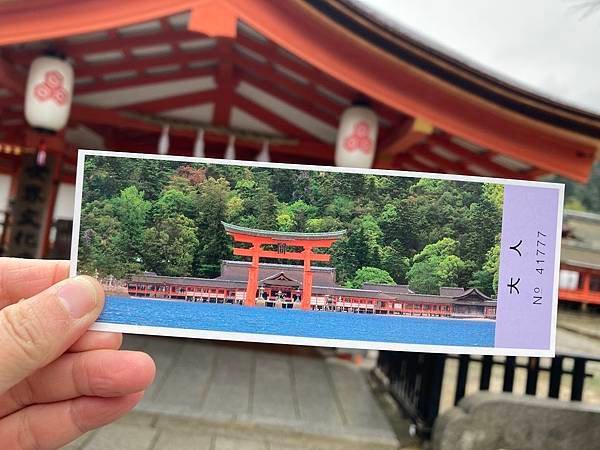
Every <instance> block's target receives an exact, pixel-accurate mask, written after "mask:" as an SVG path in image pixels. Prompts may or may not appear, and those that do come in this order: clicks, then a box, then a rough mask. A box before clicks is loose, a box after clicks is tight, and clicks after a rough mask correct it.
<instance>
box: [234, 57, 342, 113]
mask: <svg viewBox="0 0 600 450" xmlns="http://www.w3.org/2000/svg"><path fill="white" fill-rule="evenodd" d="M234 61H235V65H236V67H237V68H238V70H240V71H241V73H246V72H249V73H250V74H251V75H252V76H253V77H255V78H256V77H258V78H263V79H264V80H265V81H266V82H271V83H274V84H277V85H278V86H279V87H280V88H281V89H288V90H290V91H292V92H294V93H295V94H297V95H301V96H302V97H304V99H305V100H306V101H309V102H314V103H316V104H318V105H321V106H323V107H324V108H325V109H327V110H329V111H331V112H332V113H333V114H336V115H337V116H339V115H341V114H342V113H343V112H344V109H345V107H346V106H345V105H341V104H340V103H338V102H336V101H333V100H331V99H329V98H327V97H325V96H323V95H321V94H320V93H319V92H318V91H317V90H316V89H315V88H314V87H312V86H309V85H306V84H302V83H299V82H297V81H294V80H292V79H291V78H288V77H286V76H284V75H282V74H280V73H278V72H276V71H274V70H273V69H272V68H271V67H269V66H267V65H264V64H261V63H259V62H256V61H255V60H253V59H251V58H249V57H247V56H244V55H242V54H236V55H235V56H234Z"/></svg>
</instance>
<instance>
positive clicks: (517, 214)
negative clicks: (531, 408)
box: [71, 150, 563, 356]
mask: <svg viewBox="0 0 600 450" xmlns="http://www.w3.org/2000/svg"><path fill="white" fill-rule="evenodd" d="M562 203H563V186H562V185H560V184H553V183H544V182H531V181H515V180H504V179H496V178H483V177H466V176H455V175H440V174H427V173H418V172H399V171H391V170H364V169H340V168H334V167H321V166H301V165H290V164H275V163H256V162H244V161H226V160H213V159H200V158H186V157H177V156H160V155H141V154H131V153H121V152H119V153H114V152H100V151H91V150H82V151H80V152H79V158H78V167H77V184H76V205H75V220H74V225H73V246H72V251H71V275H77V274H87V275H91V276H94V277H96V278H97V279H98V280H100V281H101V283H102V284H103V286H104V288H105V291H106V306H105V309H104V311H103V313H102V315H101V316H100V318H99V320H98V322H97V323H96V324H95V325H94V327H93V328H94V329H96V330H106V331H122V332H127V333H141V334H155V335H166V336H181V337H195V338H205V339H223V340H235V341H249V342H269V343H282V344H295V345H313V346H327V347H345V348H363V349H385V350H409V351H411V350H414V351H431V352H455V353H478V354H505V355H537V356H552V355H554V340H555V323H556V308H557V293H558V268H559V256H560V255H559V248H560V235H561V232H560V231H561V226H562V221H561V217H562Z"/></svg>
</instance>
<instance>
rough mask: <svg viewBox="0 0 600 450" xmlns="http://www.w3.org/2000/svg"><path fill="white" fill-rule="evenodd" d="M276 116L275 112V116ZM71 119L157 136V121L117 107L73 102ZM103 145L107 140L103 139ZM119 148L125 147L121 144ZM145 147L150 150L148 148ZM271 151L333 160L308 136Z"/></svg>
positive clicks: (183, 133) (210, 138) (222, 139)
mask: <svg viewBox="0 0 600 450" xmlns="http://www.w3.org/2000/svg"><path fill="white" fill-rule="evenodd" d="M275 117H277V118H279V117H278V116H275ZM71 122H74V123H77V122H81V123H84V124H86V125H92V126H94V125H99V126H102V127H111V128H113V129H115V132H116V133H118V131H117V130H118V129H131V130H136V131H139V132H142V133H149V134H152V135H153V136H155V137H156V138H158V135H159V134H160V131H161V127H160V126H159V125H156V124H153V123H148V122H145V121H143V120H139V119H135V118H131V117H126V116H124V115H123V114H122V113H120V112H118V111H112V110H109V109H103V108H96V107H90V106H83V105H76V104H74V105H73V107H72V110H71ZM97 131H98V132H100V133H101V134H103V135H105V134H106V132H104V133H103V132H102V130H97ZM170 134H171V135H173V136H179V137H185V138H188V139H190V148H191V142H192V141H193V139H194V138H195V136H196V134H195V132H194V131H193V130H182V129H178V128H175V127H172V128H171V130H170ZM205 139H206V141H207V142H215V143H216V142H218V143H221V144H225V143H226V142H227V139H228V137H227V136H225V135H222V134H212V133H210V132H207V133H205ZM239 143H240V145H245V146H248V147H252V148H256V149H257V150H258V149H259V146H260V143H258V142H256V141H244V140H243V139H239ZM107 145H110V143H109V142H108V141H107ZM123 148H126V146H125V147H123ZM149 150H152V149H150V148H149ZM270 150H271V152H272V153H279V154H282V155H289V156H298V155H303V156H304V157H306V158H311V159H314V160H316V161H323V162H326V163H331V161H332V160H333V156H332V155H333V147H332V146H331V145H329V144H325V143H322V142H320V141H318V140H316V138H314V137H312V136H310V135H309V136H308V138H305V139H301V140H300V142H299V143H298V144H297V145H272V146H271V148H270Z"/></svg>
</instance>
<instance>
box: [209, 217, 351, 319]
mask: <svg viewBox="0 0 600 450" xmlns="http://www.w3.org/2000/svg"><path fill="white" fill-rule="evenodd" d="M221 223H222V224H223V227H225V231H226V232H227V234H229V235H230V236H231V237H232V238H233V240H234V241H235V242H244V243H247V244H250V245H251V247H250V248H238V247H236V248H234V249H233V254H234V255H237V256H249V257H251V258H252V263H251V264H250V268H249V269H248V286H247V288H246V299H245V300H244V305H247V306H254V305H256V290H257V289H258V264H259V260H260V258H261V257H262V258H276V259H293V260H299V261H303V262H304V276H303V278H302V301H301V303H300V306H301V308H302V309H304V310H307V309H309V308H310V299H311V294H312V270H311V262H312V261H324V262H329V260H330V259H331V256H330V255H327V254H323V253H313V249H314V248H329V247H331V246H332V245H333V243H334V242H335V241H337V240H338V239H340V238H341V237H342V236H343V235H344V234H346V230H341V231H333V232H328V233H293V232H285V231H268V230H258V229H254V228H246V227H240V226H237V225H232V224H229V223H225V222H221ZM264 245H277V251H273V250H265V249H263V248H262V247H263V246H264ZM289 247H302V248H303V250H302V251H293V250H290V249H289Z"/></svg>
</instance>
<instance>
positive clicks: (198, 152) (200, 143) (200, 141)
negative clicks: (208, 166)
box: [193, 128, 204, 158]
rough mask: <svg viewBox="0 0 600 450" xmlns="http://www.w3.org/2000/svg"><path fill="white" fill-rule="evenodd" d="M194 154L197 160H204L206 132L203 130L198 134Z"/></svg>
mask: <svg viewBox="0 0 600 450" xmlns="http://www.w3.org/2000/svg"><path fill="white" fill-rule="evenodd" d="M193 154H194V156H195V157H196V158H204V130H203V129H202V128H200V129H199V130H198V132H197V133H196V140H195V141H194V153H193Z"/></svg>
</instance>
